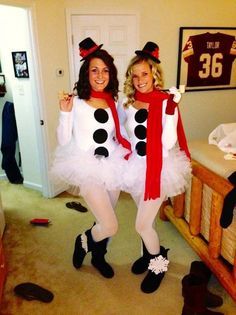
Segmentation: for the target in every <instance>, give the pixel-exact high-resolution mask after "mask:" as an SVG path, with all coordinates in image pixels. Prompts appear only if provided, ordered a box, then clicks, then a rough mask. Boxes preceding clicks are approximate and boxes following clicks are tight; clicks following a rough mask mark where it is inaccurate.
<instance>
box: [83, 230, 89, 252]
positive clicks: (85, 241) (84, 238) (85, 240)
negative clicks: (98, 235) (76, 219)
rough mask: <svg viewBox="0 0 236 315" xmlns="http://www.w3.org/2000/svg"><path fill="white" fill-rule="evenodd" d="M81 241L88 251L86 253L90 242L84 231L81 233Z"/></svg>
mask: <svg viewBox="0 0 236 315" xmlns="http://www.w3.org/2000/svg"><path fill="white" fill-rule="evenodd" d="M81 243H82V247H83V249H84V250H85V251H86V253H87V252H88V242H87V235H86V234H85V233H83V234H82V235H81Z"/></svg>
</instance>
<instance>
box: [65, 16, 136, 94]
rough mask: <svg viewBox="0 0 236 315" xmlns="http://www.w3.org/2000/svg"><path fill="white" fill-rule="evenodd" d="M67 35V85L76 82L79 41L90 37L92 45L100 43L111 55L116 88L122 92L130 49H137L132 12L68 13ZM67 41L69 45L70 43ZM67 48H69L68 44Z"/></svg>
mask: <svg viewBox="0 0 236 315" xmlns="http://www.w3.org/2000/svg"><path fill="white" fill-rule="evenodd" d="M69 18H70V22H69V23H70V25H71V34H70V35H71V38H72V40H71V41H69V45H70V46H71V54H72V56H70V57H71V58H70V61H71V86H72V87H73V86H74V83H75V82H76V81H78V73H79V69H80V65H81V62H80V59H81V57H80V56H79V46H78V44H79V42H81V41H82V40H83V39H84V38H86V37H91V38H92V39H93V40H94V41H95V42H96V44H98V45H100V44H103V47H102V48H104V49H105V50H107V51H108V52H109V53H110V54H111V55H112V56H113V58H114V62H115V65H116V67H117V70H118V78H119V89H120V91H121V92H122V91H123V83H124V76H125V71H126V68H127V66H128V63H129V61H130V59H131V58H132V57H133V56H134V51H135V50H136V49H138V45H137V44H138V40H137V39H138V26H137V16H136V15H129V14H128V15H120V14H117V15H79V14H71V15H70V17H69ZM70 43H71V44H70ZM69 48H70V47H69Z"/></svg>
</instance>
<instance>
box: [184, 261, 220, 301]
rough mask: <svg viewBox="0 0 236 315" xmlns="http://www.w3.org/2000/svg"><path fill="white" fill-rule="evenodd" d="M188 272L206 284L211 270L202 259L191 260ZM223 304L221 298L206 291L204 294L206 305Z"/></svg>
mask: <svg viewBox="0 0 236 315" xmlns="http://www.w3.org/2000/svg"><path fill="white" fill-rule="evenodd" d="M190 273H191V274H194V275H195V276H197V277H201V278H202V279H203V281H205V283H206V286H207V285H208V282H209V280H210V277H211V271H210V269H208V268H207V266H206V265H205V264H204V263H203V262H202V261H193V262H192V263H191V267H190ZM222 304H223V299H222V298H221V297H220V296H218V295H215V294H213V293H211V292H209V291H208V289H207V295H206V307H219V306H221V305H222Z"/></svg>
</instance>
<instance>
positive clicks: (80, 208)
mask: <svg viewBox="0 0 236 315" xmlns="http://www.w3.org/2000/svg"><path fill="white" fill-rule="evenodd" d="M66 207H67V208H69V209H75V210H77V211H80V212H87V211H88V209H87V208H86V207H84V206H83V205H82V204H81V203H80V202H75V201H71V202H67V203H66Z"/></svg>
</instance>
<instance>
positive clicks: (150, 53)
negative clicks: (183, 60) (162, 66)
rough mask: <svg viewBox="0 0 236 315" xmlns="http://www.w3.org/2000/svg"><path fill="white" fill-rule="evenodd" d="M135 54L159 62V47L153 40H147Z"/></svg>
mask: <svg viewBox="0 0 236 315" xmlns="http://www.w3.org/2000/svg"><path fill="white" fill-rule="evenodd" d="M135 54H136V55H137V56H142V57H148V58H151V59H152V60H154V61H155V62H157V63H160V60H159V59H158V58H159V47H158V45H157V44H155V43H153V42H147V43H146V45H145V46H144V47H143V49H142V50H136V51H135Z"/></svg>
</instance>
